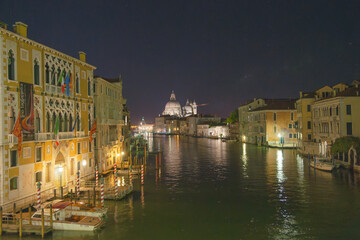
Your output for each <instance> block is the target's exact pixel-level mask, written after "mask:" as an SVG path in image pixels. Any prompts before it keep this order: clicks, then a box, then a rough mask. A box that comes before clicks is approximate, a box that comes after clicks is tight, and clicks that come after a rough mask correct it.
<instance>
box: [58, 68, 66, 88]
mask: <svg viewBox="0 0 360 240" xmlns="http://www.w3.org/2000/svg"><path fill="white" fill-rule="evenodd" d="M64 75H65V71H64V70H63V71H62V72H61V74H60V78H59V83H61V92H62V93H64Z"/></svg>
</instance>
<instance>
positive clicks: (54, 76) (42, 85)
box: [0, 22, 95, 205]
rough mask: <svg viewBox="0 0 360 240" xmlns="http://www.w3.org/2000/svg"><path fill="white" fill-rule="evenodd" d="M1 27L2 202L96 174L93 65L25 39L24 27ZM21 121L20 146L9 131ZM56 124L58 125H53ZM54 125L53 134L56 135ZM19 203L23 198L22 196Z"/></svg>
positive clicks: (0, 184)
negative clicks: (91, 134) (92, 133)
mask: <svg viewBox="0 0 360 240" xmlns="http://www.w3.org/2000/svg"><path fill="white" fill-rule="evenodd" d="M13 27H14V31H10V30H8V29H7V26H6V25H2V27H0V42H1V44H0V53H1V59H2V60H1V65H2V66H1V68H0V91H1V99H0V101H1V102H0V106H1V109H0V112H1V113H0V115H1V116H0V122H1V127H0V129H1V130H0V155H1V160H2V162H1V167H0V172H1V178H0V181H1V182H0V188H1V189H0V204H2V205H3V204H6V203H8V202H11V201H14V200H16V199H20V198H22V199H23V200H24V199H27V198H31V197H32V196H34V194H35V193H36V185H37V183H41V189H42V190H43V191H46V190H49V191H50V190H52V189H53V188H58V187H60V186H64V187H66V186H70V185H72V184H74V183H75V179H76V175H77V172H78V171H79V173H80V177H81V178H86V177H90V176H91V177H92V176H93V174H94V165H95V164H94V155H93V149H94V148H93V143H90V141H89V129H90V128H91V125H92V123H93V121H94V115H93V112H94V111H93V108H94V101H93V96H92V91H91V90H92V89H91V88H92V82H93V71H94V69H95V67H94V66H92V65H90V64H88V63H86V54H85V53H83V52H79V59H76V58H73V57H71V56H69V55H66V54H64V53H62V52H60V51H57V50H55V49H52V48H49V47H47V46H45V45H43V44H40V43H38V42H35V41H33V40H31V39H29V38H27V25H26V24H23V23H21V22H17V23H15V25H14V26H13ZM18 116H20V120H21V129H22V130H21V131H22V139H23V141H22V144H21V151H20V152H18V138H17V137H16V136H14V135H13V134H12V133H13V130H14V126H15V123H16V121H17V118H18ZM57 122H58V124H57ZM55 128H57V129H58V132H59V133H58V135H57V138H56V136H55V134H54V131H55ZM23 202H26V201H25V200H24V201H23Z"/></svg>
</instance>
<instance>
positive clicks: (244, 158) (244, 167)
mask: <svg viewBox="0 0 360 240" xmlns="http://www.w3.org/2000/svg"><path fill="white" fill-rule="evenodd" d="M240 156H241V159H242V163H243V164H242V170H243V175H244V177H245V178H248V177H249V175H248V174H247V164H248V163H247V161H248V159H247V153H246V143H243V144H242V154H241V155H240Z"/></svg>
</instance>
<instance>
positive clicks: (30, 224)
mask: <svg viewBox="0 0 360 240" xmlns="http://www.w3.org/2000/svg"><path fill="white" fill-rule="evenodd" d="M29 224H30V225H31V224H32V223H31V204H29Z"/></svg>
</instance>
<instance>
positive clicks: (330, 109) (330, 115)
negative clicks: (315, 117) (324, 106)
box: [330, 108, 332, 116]
mask: <svg viewBox="0 0 360 240" xmlns="http://www.w3.org/2000/svg"><path fill="white" fill-rule="evenodd" d="M330 116H332V108H330Z"/></svg>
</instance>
